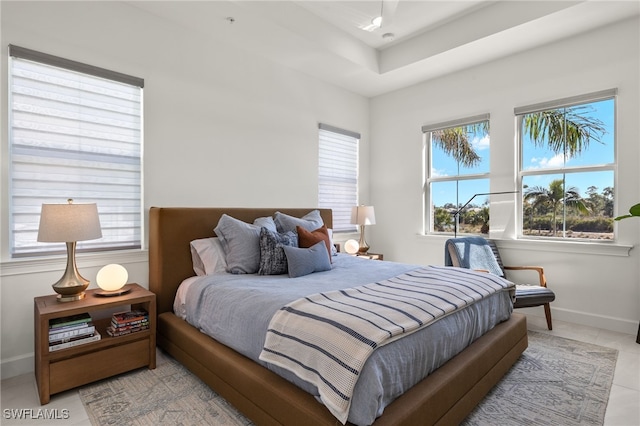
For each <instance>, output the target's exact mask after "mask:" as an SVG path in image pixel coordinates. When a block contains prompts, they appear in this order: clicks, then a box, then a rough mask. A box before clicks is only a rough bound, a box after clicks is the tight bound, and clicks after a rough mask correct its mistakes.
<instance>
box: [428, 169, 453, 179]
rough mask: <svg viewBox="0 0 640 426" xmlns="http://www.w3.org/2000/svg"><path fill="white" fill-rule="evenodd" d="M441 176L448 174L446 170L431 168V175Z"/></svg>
mask: <svg viewBox="0 0 640 426" xmlns="http://www.w3.org/2000/svg"><path fill="white" fill-rule="evenodd" d="M442 176H449V175H448V174H447V173H446V172H444V170H438V169H433V168H432V169H431V177H432V178H433V177H442Z"/></svg>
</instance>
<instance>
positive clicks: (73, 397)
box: [0, 316, 640, 426]
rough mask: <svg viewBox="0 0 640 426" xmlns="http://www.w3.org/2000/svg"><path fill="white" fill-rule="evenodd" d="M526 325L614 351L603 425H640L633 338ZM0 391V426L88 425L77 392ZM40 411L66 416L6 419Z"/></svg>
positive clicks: (27, 384)
mask: <svg viewBox="0 0 640 426" xmlns="http://www.w3.org/2000/svg"><path fill="white" fill-rule="evenodd" d="M527 322H528V327H529V329H530V330H535V331H540V332H545V333H550V334H553V335H555V336H560V337H565V338H568V339H574V340H580V341H583V342H588V343H593V344H596V345H601V346H608V347H611V348H615V349H618V351H619V354H618V362H617V364H616V372H615V376H614V378H613V386H612V388H611V395H610V397H609V404H608V406H607V413H606V415H605V422H604V424H605V425H606V426H639V425H640V344H637V343H636V342H635V339H636V336H633V335H630V334H624V333H616V332H612V331H607V330H600V329H597V328H593V327H586V326H582V325H576V324H571V323H567V322H562V321H554V324H553V325H554V330H553V331H548V330H547V327H546V324H545V322H544V318H542V317H534V316H528V317H527ZM1 389H2V395H1V401H2V403H1V406H2V418H0V423H1V424H2V425H3V426H4V425H7V426H8V425H21V426H27V425H47V424H65V425H89V424H90V423H89V418H88V416H87V413H86V411H85V409H84V407H83V405H82V402H81V401H80V397H79V396H78V392H77V391H74V390H71V391H67V392H63V393H60V394H57V395H54V396H52V397H51V402H50V403H49V404H47V405H45V406H43V407H41V406H40V404H39V402H38V396H37V390H36V384H35V378H34V375H33V374H25V375H22V376H18V377H13V378H10V379H6V380H2V388H1ZM40 408H46V409H47V410H48V411H47V412H48V413H53V414H54V415H55V414H57V415H58V417H62V416H65V413H68V416H66V417H67V419H66V420H65V421H61V420H49V421H46V420H42V419H32V420H27V419H21V420H18V419H13V418H10V417H11V413H12V411H11V410H12V409H22V410H21V411H22V412H25V411H26V410H24V409H27V410H29V409H32V411H30V413H33V416H36V415H37V414H38V410H39V409H40ZM7 410H9V411H7ZM65 410H66V411H65Z"/></svg>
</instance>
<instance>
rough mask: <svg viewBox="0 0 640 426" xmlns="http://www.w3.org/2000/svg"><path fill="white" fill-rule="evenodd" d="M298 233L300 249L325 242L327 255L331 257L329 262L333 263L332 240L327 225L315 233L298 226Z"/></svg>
mask: <svg viewBox="0 0 640 426" xmlns="http://www.w3.org/2000/svg"><path fill="white" fill-rule="evenodd" d="M296 232H297V233H298V247H302V248H307V247H311V246H312V245H314V244H316V243H317V242H319V241H322V242H324V245H325V247H326V249H327V254H328V255H329V262H331V240H330V239H329V231H327V227H326V226H325V225H322V227H321V228H318V229H316V230H313V231H307V230H306V229H304V228H302V227H301V226H298V227H296Z"/></svg>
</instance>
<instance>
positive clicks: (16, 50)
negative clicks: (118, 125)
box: [7, 45, 144, 259]
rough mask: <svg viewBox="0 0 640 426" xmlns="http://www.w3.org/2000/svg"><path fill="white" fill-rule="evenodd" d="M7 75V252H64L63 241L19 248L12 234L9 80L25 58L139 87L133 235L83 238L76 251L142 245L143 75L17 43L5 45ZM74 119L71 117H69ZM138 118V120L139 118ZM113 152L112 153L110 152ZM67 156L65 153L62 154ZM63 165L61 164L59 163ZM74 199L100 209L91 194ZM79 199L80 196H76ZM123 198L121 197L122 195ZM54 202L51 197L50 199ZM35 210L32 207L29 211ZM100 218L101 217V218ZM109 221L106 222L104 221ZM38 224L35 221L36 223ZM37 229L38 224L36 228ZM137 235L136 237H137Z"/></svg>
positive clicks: (15, 255)
mask: <svg viewBox="0 0 640 426" xmlns="http://www.w3.org/2000/svg"><path fill="white" fill-rule="evenodd" d="M8 52H9V53H8V57H9V59H8V77H9V86H8V102H9V104H8V121H7V123H8V126H7V127H8V148H9V149H8V191H9V203H8V231H9V232H8V235H9V239H8V243H9V246H8V249H9V256H10V257H11V258H13V259H17V258H29V257H33V258H37V257H41V256H48V255H55V254H59V253H63V252H65V249H64V243H61V244H46V245H44V244H43V245H40V244H39V243H37V242H34V245H33V246H30V247H28V248H23V249H22V250H20V248H19V246H18V245H17V244H16V242H17V240H16V237H15V233H16V231H17V229H16V222H15V220H14V216H15V214H16V208H15V205H14V190H15V189H14V188H15V186H14V173H15V172H14V169H15V159H14V155H15V148H14V130H13V127H14V117H13V111H14V106H13V98H14V90H13V86H12V81H13V78H14V68H13V65H14V61H15V60H20V61H28V62H32V63H36V64H38V66H48V67H55V68H56V69H58V70H61V71H62V72H65V71H66V72H72V73H77V74H80V75H84V76H87V77H89V78H98V79H101V80H109V81H111V82H115V83H118V84H124V85H128V86H131V87H132V88H137V89H138V90H139V93H138V94H139V100H138V99H136V100H137V103H134V105H135V106H136V107H138V108H139V110H137V111H136V112H137V113H136V114H134V115H133V117H134V118H135V119H136V121H135V124H136V126H137V125H138V124H139V129H138V128H137V127H136V129H137V131H138V135H139V136H138V137H137V138H136V145H137V147H138V154H137V155H136V156H135V157H131V158H134V160H135V161H134V163H132V164H135V165H136V167H137V170H138V171H137V173H135V174H136V175H137V176H138V179H137V182H136V186H137V187H138V188H139V190H138V191H137V194H136V197H135V198H132V200H134V199H135V200H137V201H135V204H137V205H139V208H138V209H135V210H134V211H136V213H135V216H134V217H135V219H134V220H133V222H132V223H133V225H132V226H131V227H130V228H128V229H131V230H132V231H133V238H131V237H130V238H128V239H127V238H123V239H122V240H119V239H116V240H114V239H107V240H106V241H104V242H102V243H101V242H100V241H101V240H94V241H89V242H87V243H86V245H85V244H84V243H83V242H78V250H77V251H78V252H98V251H115V250H131V249H141V248H142V242H143V241H144V207H143V191H144V190H143V176H144V170H143V159H142V153H143V144H144V96H143V88H144V79H142V78H138V77H133V76H130V75H127V74H123V73H119V72H115V71H111V70H107V69H104V68H100V67H96V66H93V65H88V64H84V63H81V62H77V61H73V60H70V59H65V58H61V57H58V56H54V55H50V54H47V53H42V52H38V51H35V50H31V49H27V48H23V47H19V46H15V45H9V47H8ZM72 120H73V119H72ZM138 120H139V122H138ZM70 152H75V153H78V154H81V151H73V150H71V151H70ZM109 155H112V154H109ZM63 158H66V157H63ZM61 167H64V166H61ZM77 191H79V189H77V187H76V189H72V190H71V191H69V192H70V194H69V196H70V197H74V196H75V194H74V193H73V192H77ZM46 198H48V199H49V198H55V200H56V201H55V202H59V203H64V202H66V197H60V199H59V201H58V197H57V195H50V196H46ZM75 199H76V201H77V202H79V203H84V202H97V204H98V209H99V210H100V205H101V203H100V201H99V199H96V200H94V199H92V198H87V197H84V198H83V197H75ZM78 199H80V200H78ZM122 199H123V200H124V198H122ZM43 202H44V203H47V202H50V201H43ZM51 202H53V201H51ZM31 210H34V211H31ZM27 214H29V215H38V216H39V214H40V207H38V211H37V212H36V211H35V207H34V208H30V210H29V212H28V213H27ZM114 214H115V215H118V214H120V213H118V212H116V213H114ZM101 221H102V220H101ZM107 223H108V222H107ZM36 226H37V224H36ZM102 227H103V230H104V228H105V222H102ZM36 231H37V228H36ZM29 232H33V230H30V231H29ZM138 235H139V238H138ZM103 236H104V232H103Z"/></svg>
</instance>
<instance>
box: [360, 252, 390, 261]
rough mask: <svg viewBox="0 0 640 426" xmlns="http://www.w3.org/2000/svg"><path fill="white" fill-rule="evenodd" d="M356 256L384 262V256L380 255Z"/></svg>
mask: <svg viewBox="0 0 640 426" xmlns="http://www.w3.org/2000/svg"><path fill="white" fill-rule="evenodd" d="M356 256H358V257H364V258H366V259H371V260H384V259H383V258H384V255H382V254H380V253H367V254H356Z"/></svg>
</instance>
